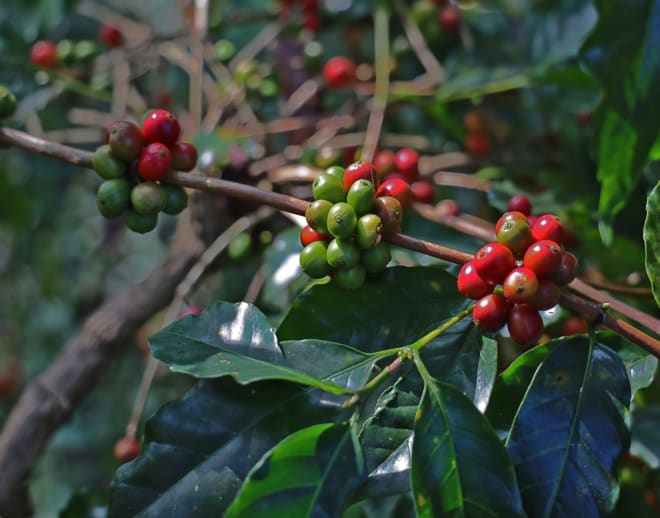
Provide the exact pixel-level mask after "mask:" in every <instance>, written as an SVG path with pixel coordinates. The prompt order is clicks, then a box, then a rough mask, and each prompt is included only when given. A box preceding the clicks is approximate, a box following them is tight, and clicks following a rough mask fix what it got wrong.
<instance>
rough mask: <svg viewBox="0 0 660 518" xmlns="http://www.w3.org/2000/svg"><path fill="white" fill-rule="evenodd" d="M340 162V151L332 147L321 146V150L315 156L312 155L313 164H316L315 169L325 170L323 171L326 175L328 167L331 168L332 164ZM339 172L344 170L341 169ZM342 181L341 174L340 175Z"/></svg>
mask: <svg viewBox="0 0 660 518" xmlns="http://www.w3.org/2000/svg"><path fill="white" fill-rule="evenodd" d="M340 160H341V151H340V150H339V149H337V148H334V147H332V146H323V147H321V149H319V150H318V151H316V154H315V155H314V164H316V167H320V168H322V169H326V168H327V169H326V170H325V172H326V173H327V172H328V169H329V168H330V167H333V166H334V164H336V163H337V162H339V161H340ZM337 167H339V166H337ZM341 170H342V172H343V170H344V168H343V167H341ZM342 180H343V174H342Z"/></svg>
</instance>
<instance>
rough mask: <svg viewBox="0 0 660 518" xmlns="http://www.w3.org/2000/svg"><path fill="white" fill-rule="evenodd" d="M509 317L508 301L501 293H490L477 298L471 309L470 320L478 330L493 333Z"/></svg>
mask: <svg viewBox="0 0 660 518" xmlns="http://www.w3.org/2000/svg"><path fill="white" fill-rule="evenodd" d="M508 318H509V302H508V301H507V299H506V298H504V297H503V296H502V295H499V294H497V293H491V294H489V295H486V296H484V297H482V298H480V299H479V301H478V302H477V303H476V305H475V306H474V309H473V310H472V321H473V322H474V325H475V326H476V327H477V329H479V330H480V331H483V332H484V333H494V332H495V331H497V330H499V329H501V328H502V326H504V324H506V322H507V320H508Z"/></svg>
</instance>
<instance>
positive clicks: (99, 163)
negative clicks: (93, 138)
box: [92, 144, 126, 180]
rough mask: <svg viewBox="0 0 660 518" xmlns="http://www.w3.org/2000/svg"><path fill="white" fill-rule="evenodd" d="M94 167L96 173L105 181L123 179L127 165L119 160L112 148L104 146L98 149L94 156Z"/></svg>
mask: <svg viewBox="0 0 660 518" xmlns="http://www.w3.org/2000/svg"><path fill="white" fill-rule="evenodd" d="M92 167H93V168H94V171H96V173H97V174H98V175H99V176H100V177H101V178H103V179H104V180H110V179H112V178H121V177H123V176H124V171H125V170H126V164H125V163H124V162H122V161H121V160H119V159H118V158H117V157H116V156H115V155H114V153H113V152H112V149H110V146H109V145H107V144H104V145H102V146H99V147H98V148H96V151H94V154H93V155H92Z"/></svg>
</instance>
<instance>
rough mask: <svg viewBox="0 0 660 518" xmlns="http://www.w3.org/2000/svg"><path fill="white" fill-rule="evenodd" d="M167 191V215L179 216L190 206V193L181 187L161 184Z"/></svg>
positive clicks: (164, 210)
mask: <svg viewBox="0 0 660 518" xmlns="http://www.w3.org/2000/svg"><path fill="white" fill-rule="evenodd" d="M161 187H162V188H163V189H164V190H165V198H166V201H165V207H163V212H164V213H165V214H179V212H181V211H183V209H185V208H186V207H187V206H188V193H187V192H186V190H185V189H184V188H183V187H181V186H179V185H170V184H167V183H166V184H161Z"/></svg>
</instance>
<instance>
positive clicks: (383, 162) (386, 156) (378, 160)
mask: <svg viewBox="0 0 660 518" xmlns="http://www.w3.org/2000/svg"><path fill="white" fill-rule="evenodd" d="M395 160H396V159H395V157H394V153H392V152H391V151H379V152H378V153H376V156H374V169H376V173H377V174H378V179H379V180H381V181H382V180H383V179H384V178H385V177H386V176H387V175H388V174H389V173H391V172H392V171H394V169H395V168H396V165H395Z"/></svg>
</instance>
